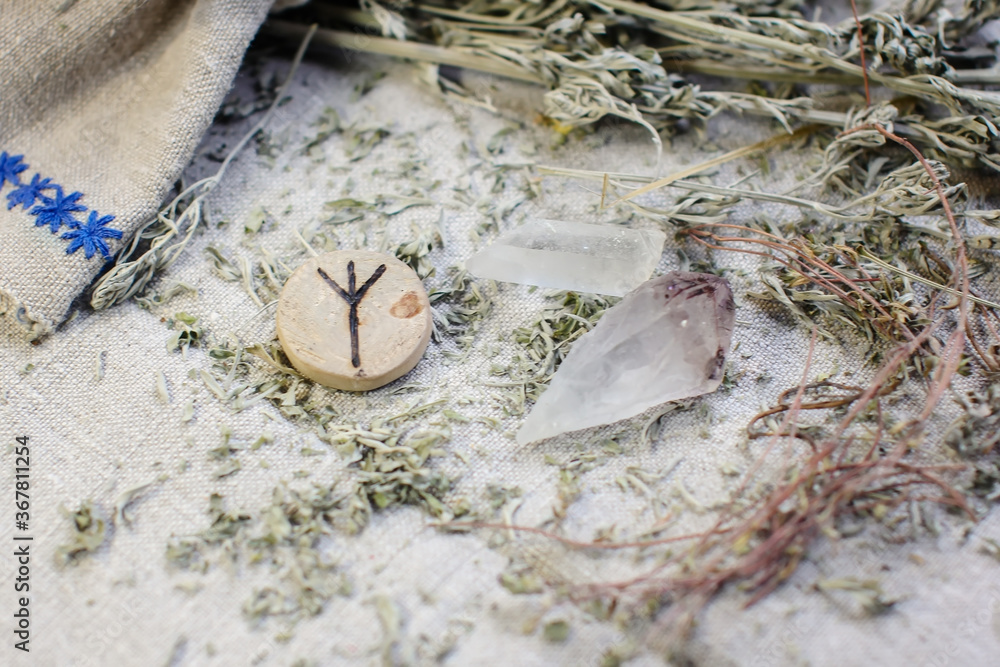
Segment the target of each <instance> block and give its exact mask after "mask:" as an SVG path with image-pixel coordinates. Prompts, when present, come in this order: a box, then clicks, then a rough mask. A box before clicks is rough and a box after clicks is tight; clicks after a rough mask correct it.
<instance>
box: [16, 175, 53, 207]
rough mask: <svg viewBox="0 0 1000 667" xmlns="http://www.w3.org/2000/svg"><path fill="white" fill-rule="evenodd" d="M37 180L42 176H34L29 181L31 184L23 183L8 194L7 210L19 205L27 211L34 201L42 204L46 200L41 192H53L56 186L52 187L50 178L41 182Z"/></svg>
mask: <svg viewBox="0 0 1000 667" xmlns="http://www.w3.org/2000/svg"><path fill="white" fill-rule="evenodd" d="M39 179H42V175H41V174H35V177H34V178H33V179H31V183H25V184H23V185H21V187H19V188H17V189H16V190H14V191H13V192H8V193H7V209H8V210H10V209H12V208H14V207H15V206H17V205H18V204H20V205H22V206H24V208H25V210H27V209H29V208H31V207H32V206H34V204H35V200H36V199H39V200H41V201H43V202H44V201H45V200H46V199H48V197H46V196H45V194H44V193H43V192H42V191H43V190H53V189H55V188H56V187H57V186H55V185H52V179H51V178H45V179H42V180H39Z"/></svg>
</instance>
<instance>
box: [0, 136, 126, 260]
mask: <svg viewBox="0 0 1000 667" xmlns="http://www.w3.org/2000/svg"><path fill="white" fill-rule="evenodd" d="M28 167H29V165H27V164H25V163H24V155H10V154H8V153H7V152H6V151H4V152H2V153H0V190H2V189H3V187H4V186H5V185H6V184H7V183H10V184H11V185H12V186H13V187H14V189H13V190H11V191H10V192H8V193H7V210H10V209H12V208H14V207H16V206H21V207H23V208H24V210H25V211H27V212H28V215H33V216H35V226H36V227H45V226H48V228H49V231H50V232H52V233H53V234H57V233H58V232H59V228H60V227H62V226H63V225H65V226H67V227H69V228H70V230H71V231H69V232H66V233H65V234H63V235H62V236H61V237H60V238H62V239H65V240H67V241H69V242H70V243H69V246H68V247H67V248H66V254H67V255H72V254H73V253H75V252H76V251H77V250H79V249H80V248H83V254H84V255H85V256H86V257H87V259H90V258H91V257H93V256H94V255H95V254H96V253H97V252H98V251H100V253H101V255H102V256H103V257H104V258H105V259H111V250H110V249H109V248H108V244H107V243H106V242H105V241H104V239H120V238H121V237H122V232H121V230H118V229H113V228H111V227H108V224H109V223H110V222H111V221H112V220H114V219H115V216H113V215H104V216H102V215H99V214H98V213H97V211H94V210H91V211H90V217H89V218H88V219H87V221H86V222H81V221H80V220H79V219H77V217H76V215H75V214H76V213H83V212H85V211H87V210H88V209H87V207H86V206H84V205H83V204H81V203H80V201H79V200H80V198H81V197H83V193H82V192H71V193H70V194H66V193H65V192H64V191H63V188H62V186H61V185H57V184H55V183H53V182H52V179H51V178H42V175H41V174H35V176H34V177H33V178H32V179H31V182H30V183H23V182H21V177H20V174H21V172H23V171H25V170H26V169H28ZM52 191H54V192H52ZM50 195H51V196H50ZM36 202H37V206H36ZM32 207H34V208H32Z"/></svg>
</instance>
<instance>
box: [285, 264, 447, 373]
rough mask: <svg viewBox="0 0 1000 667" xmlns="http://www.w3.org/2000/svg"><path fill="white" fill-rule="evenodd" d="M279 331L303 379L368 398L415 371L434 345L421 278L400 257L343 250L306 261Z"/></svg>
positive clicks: (289, 288)
mask: <svg viewBox="0 0 1000 667" xmlns="http://www.w3.org/2000/svg"><path fill="white" fill-rule="evenodd" d="M345 275H346V277H347V280H346V283H345V281H344V278H343V277H344V276H345ZM365 276H367V279H365V278H364V277H365ZM336 278H339V279H340V280H339V281H338V280H337V279H336ZM362 279H364V282H363V283H362V284H360V285H359V284H358V283H359V282H360V281H361V280H362ZM277 330H278V340H279V341H280V342H281V347H282V350H283V351H284V352H285V355H286V356H287V357H288V359H289V361H291V363H292V365H293V366H294V367H295V369H296V370H297V371H299V372H300V373H302V375H304V376H306V377H308V378H309V379H311V380H315V381H316V382H319V383H320V384H324V385H327V386H329V387H334V388H337V389H345V390H348V391H367V390H369V389H374V388H376V387H381V386H382V385H384V384H387V383H389V382H392V381H393V380H395V379H397V378H399V377H401V376H402V375H404V374H406V373H408V372H409V371H410V370H412V369H413V367H414V366H416V365H417V362H418V361H419V360H420V358H421V356H423V353H424V350H425V349H426V348H427V344H428V342H429V341H430V334H431V310H430V302H429V301H428V299H427V292H426V291H425V290H424V287H423V283H421V281H420V278H419V277H417V274H416V273H414V271H413V269H411V268H410V267H409V266H407V265H406V264H404V263H403V262H401V261H399V260H398V259H396V258H395V257H392V256H389V255H384V254H381V253H376V252H370V251H366V250H350V251H348V250H339V251H336V252H331V253H326V254H325V255H320V256H319V257H314V258H312V259H310V260H308V261H307V262H305V263H304V264H303V265H302V266H300V267H299V268H298V269H297V270H296V271H295V272H294V273H293V274H292V275H291V276H290V277H289V278H288V281H287V282H286V283H285V287H284V288H283V289H282V292H281V297H280V299H279V301H278V312H277Z"/></svg>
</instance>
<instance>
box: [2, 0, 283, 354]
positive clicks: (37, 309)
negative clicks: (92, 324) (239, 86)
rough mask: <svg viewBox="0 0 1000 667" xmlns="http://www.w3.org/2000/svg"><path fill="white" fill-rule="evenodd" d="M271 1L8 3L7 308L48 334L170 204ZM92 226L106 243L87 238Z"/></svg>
mask: <svg viewBox="0 0 1000 667" xmlns="http://www.w3.org/2000/svg"><path fill="white" fill-rule="evenodd" d="M269 6H270V2H269V1H268V0H181V1H175V0H148V1H147V0H100V1H87V2H17V1H16V0H5V2H3V3H2V4H0V82H2V86H3V92H2V95H0V172H3V173H5V174H6V179H4V178H3V177H0V197H2V200H0V204H2V205H0V237H2V238H3V243H2V244H0V310H3V311H4V312H6V313H8V314H9V315H10V316H13V317H15V318H16V319H17V320H18V321H19V322H21V324H22V325H24V326H25V327H28V328H29V329H30V330H32V331H34V332H35V334H36V335H40V334H41V333H44V332H47V331H49V330H51V329H52V327H54V326H55V325H56V324H58V323H59V322H61V321H62V320H63V318H64V317H65V316H66V313H67V310H68V309H69V306H70V303H71V302H72V301H73V300H74V299H75V298H77V296H79V295H80V293H81V292H82V291H83V290H84V288H86V287H87V286H89V285H90V283H91V282H92V281H93V279H94V277H95V276H96V275H97V274H98V273H99V272H100V271H101V269H102V268H103V267H104V263H105V259H106V255H113V254H114V253H116V252H117V251H118V250H119V249H120V248H121V247H122V245H123V244H124V243H128V242H129V241H131V237H132V234H133V232H134V231H135V230H136V229H137V228H138V227H139V226H140V225H142V224H144V223H146V222H148V221H149V220H150V219H151V218H152V217H153V216H154V215H155V213H156V211H157V210H159V208H160V205H161V203H162V200H163V198H164V196H165V195H166V193H167V192H168V190H169V189H170V188H171V187H173V185H174V182H175V181H176V179H177V177H178V176H179V175H180V173H181V170H183V169H184V167H185V166H186V165H187V164H188V162H189V161H190V160H191V155H192V152H193V151H194V148H195V146H197V145H198V142H199V141H200V140H201V138H202V135H203V134H204V132H205V129H206V128H207V127H208V125H209V123H210V122H211V121H212V118H213V117H214V116H215V112H216V111H217V109H218V108H219V104H220V103H221V101H222V98H223V97H224V96H225V94H226V92H227V91H228V90H229V87H230V84H231V83H232V79H233V76H234V74H235V73H236V70H237V68H238V67H239V64H240V62H241V60H242V58H243V52H244V51H245V50H246V47H247V45H248V44H249V43H250V40H251V39H252V38H253V36H254V34H255V33H256V32H257V28H258V26H259V25H260V23H261V21H262V20H263V18H264V16H265V15H266V13H267V10H268V8H269ZM16 156H20V157H21V159H20V160H17V161H16V163H15V160H14V158H15V157H16ZM4 163H6V166H7V170H6V171H4V166H5V165H4ZM19 170H20V171H19ZM21 181H23V183H22V182H21ZM32 183H34V184H35V185H36V186H39V187H38V188H37V189H36V190H35V191H33V192H32V191H26V190H24V189H22V190H20V192H21V193H22V196H21V198H19V199H16V200H14V199H11V198H10V197H11V193H13V192H16V191H17V187H18V186H19V185H28V186H30V185H31V184H32ZM74 195H75V196H74ZM46 201H50V202H53V203H51V204H46ZM33 213H34V214H33ZM92 214H96V215H94V216H93V217H92ZM109 218H110V219H109ZM88 225H89V226H88ZM101 230H108V231H105V232H104V234H103V235H102V233H101ZM112 230H113V231H112ZM66 235H70V238H64V237H65V236H66ZM81 235H85V236H83V237H82V238H81ZM91 237H93V238H94V239H96V240H97V241H99V242H101V243H104V244H105V246H106V251H105V252H102V251H101V249H100V248H99V247H97V246H95V247H83V246H80V247H76V246H74V244H75V243H76V241H75V240H74V239H76V238H79V239H80V241H83V240H85V239H86V238H91ZM68 250H72V251H73V252H71V253H67V251H68ZM88 255H89V256H88Z"/></svg>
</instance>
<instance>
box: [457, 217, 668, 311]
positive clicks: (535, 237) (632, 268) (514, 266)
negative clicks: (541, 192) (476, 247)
mask: <svg viewBox="0 0 1000 667" xmlns="http://www.w3.org/2000/svg"><path fill="white" fill-rule="evenodd" d="M665 240H666V235H665V234H664V233H663V232H661V231H658V230H648V229H629V228H628V227H619V226H617V225H588V224H584V223H582V222H569V221H566V220H529V221H528V222H526V223H524V224H523V225H521V226H520V227H518V228H517V229H512V230H510V231H509V232H505V233H504V234H501V235H500V237H499V238H498V239H497V240H496V241H494V242H493V244H492V245H490V246H489V247H487V248H485V249H483V250H481V251H479V252H478V253H476V254H475V255H473V256H472V257H471V258H470V259H469V261H468V262H466V267H467V268H468V269H469V272H470V273H472V274H473V275H475V276H478V277H479V278H488V279H491V280H500V281H503V282H510V283H524V284H526V285H536V286H538V287H550V288H553V289H565V290H575V291H578V292H593V293H595V294H608V295H611V296H623V295H625V294H627V293H628V292H629V290H632V289H634V288H636V287H638V286H639V285H640V284H641V283H642V282H643V281H644V280H647V279H648V278H649V276H650V275H652V273H653V269H655V268H656V265H657V263H658V262H659V261H660V255H661V254H662V252H663V242H664V241H665Z"/></svg>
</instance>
